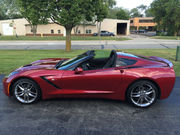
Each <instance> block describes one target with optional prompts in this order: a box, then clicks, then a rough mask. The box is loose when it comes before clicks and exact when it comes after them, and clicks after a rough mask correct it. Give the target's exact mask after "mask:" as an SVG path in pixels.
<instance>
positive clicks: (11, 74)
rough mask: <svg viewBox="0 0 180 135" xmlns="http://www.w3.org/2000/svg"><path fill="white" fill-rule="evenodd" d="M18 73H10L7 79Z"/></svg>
mask: <svg viewBox="0 0 180 135" xmlns="http://www.w3.org/2000/svg"><path fill="white" fill-rule="evenodd" d="M18 73H19V71H14V72H11V73H10V74H9V75H8V76H7V77H8V78H9V77H11V76H13V75H15V74H18Z"/></svg>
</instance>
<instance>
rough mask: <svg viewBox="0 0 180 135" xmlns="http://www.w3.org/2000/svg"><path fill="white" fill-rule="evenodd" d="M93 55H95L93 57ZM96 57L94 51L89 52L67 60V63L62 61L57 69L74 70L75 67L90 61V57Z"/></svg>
mask: <svg viewBox="0 0 180 135" xmlns="http://www.w3.org/2000/svg"><path fill="white" fill-rule="evenodd" d="M91 54H93V55H91ZM92 56H94V51H87V52H85V53H83V54H81V55H78V56H76V57H74V58H71V59H68V60H65V61H60V62H59V63H58V64H57V65H56V69H59V70H71V69H72V70H73V67H75V66H76V65H77V64H79V63H81V62H82V61H84V60H86V59H88V58H89V57H92Z"/></svg>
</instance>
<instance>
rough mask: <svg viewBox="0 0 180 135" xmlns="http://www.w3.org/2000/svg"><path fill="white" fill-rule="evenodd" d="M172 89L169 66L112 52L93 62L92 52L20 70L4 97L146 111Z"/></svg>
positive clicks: (8, 81)
mask: <svg viewBox="0 0 180 135" xmlns="http://www.w3.org/2000/svg"><path fill="white" fill-rule="evenodd" d="M174 83H175V72H174V69H173V64H172V63H171V62H170V61H169V60H166V59H163V58H160V57H155V56H151V57H145V56H139V55H133V54H129V53H124V52H116V51H115V50H112V51H111V53H110V56H108V57H104V58H97V57H96V51H94V50H90V51H87V52H85V53H83V54H81V55H78V56H76V57H74V58H71V59H67V58H47V59H41V60H38V61H35V62H32V63H31V64H28V65H25V66H22V67H20V68H18V69H16V70H14V71H13V72H11V73H10V74H9V75H8V76H7V77H5V78H4V80H3V86H4V90H3V91H4V93H5V94H6V95H7V96H9V97H11V96H12V97H13V98H14V99H15V100H16V101H18V102H20V103H22V104H31V103H35V102H37V101H39V100H40V99H50V98H106V99H113V100H126V101H127V102H129V103H130V104H132V105H134V106H136V107H140V108H145V107H149V106H151V105H152V104H154V103H155V102H156V101H157V99H165V98H167V97H168V96H169V95H170V93H171V91H172V89H173V86H174Z"/></svg>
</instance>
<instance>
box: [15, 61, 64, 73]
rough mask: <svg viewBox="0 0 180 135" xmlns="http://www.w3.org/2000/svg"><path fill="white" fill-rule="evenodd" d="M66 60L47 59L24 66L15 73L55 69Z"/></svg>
mask: <svg viewBox="0 0 180 135" xmlns="http://www.w3.org/2000/svg"><path fill="white" fill-rule="evenodd" d="M61 60H66V58H47V59H41V60H37V61H34V62H32V63H30V64H27V65H24V66H22V67H20V68H18V69H16V70H15V71H26V70H32V69H54V67H55V65H56V64H57V63H58V62H59V61H61Z"/></svg>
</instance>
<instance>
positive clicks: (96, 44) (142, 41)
mask: <svg viewBox="0 0 180 135" xmlns="http://www.w3.org/2000/svg"><path fill="white" fill-rule="evenodd" d="M130 38H132V40H127V41H72V49H169V48H176V47H177V45H180V40H161V39H151V38H149V37H145V36H142V35H130ZM0 49H1V50H3V49H22V50H27V49H65V41H0Z"/></svg>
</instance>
